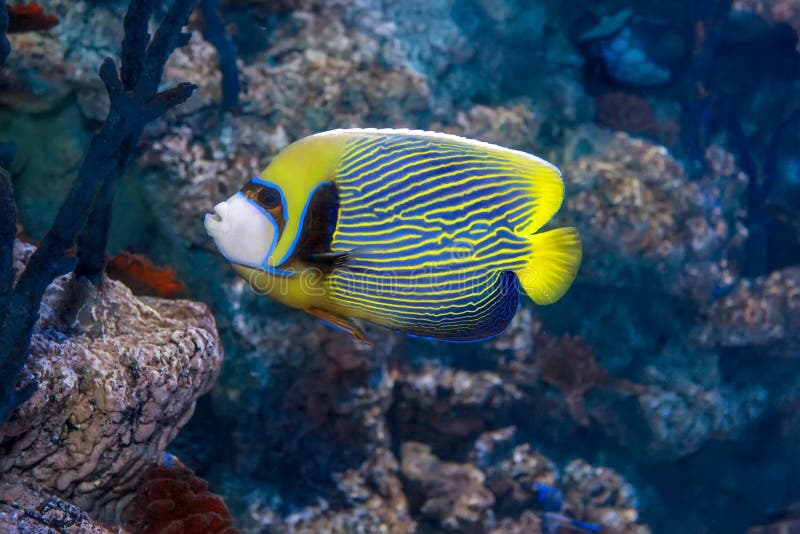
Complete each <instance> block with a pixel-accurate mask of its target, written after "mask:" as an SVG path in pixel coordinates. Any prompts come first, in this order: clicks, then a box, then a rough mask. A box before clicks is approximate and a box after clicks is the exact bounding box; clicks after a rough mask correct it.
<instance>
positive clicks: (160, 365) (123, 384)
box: [0, 244, 222, 520]
mask: <svg viewBox="0 0 800 534" xmlns="http://www.w3.org/2000/svg"><path fill="white" fill-rule="evenodd" d="M32 254H33V249H32V247H31V246H30V245H21V244H20V245H18V246H17V256H16V258H15V273H16V274H17V275H19V273H20V272H21V270H22V268H23V266H24V263H25V261H29V260H28V258H30V257H31V255H32ZM76 292H77V293H80V292H85V293H87V294H88V295H84V296H83V298H80V299H77V300H76V297H75V293H76ZM76 302H78V303H82V304H79V308H78V309H74V307H75V303H76ZM66 327H68V328H69V332H70V335H69V336H68V337H67V336H65V335H64V334H62V332H64V331H65V328H66ZM221 360H222V348H221V345H220V342H219V339H218V337H217V332H216V326H215V323H214V319H213V317H212V316H211V315H210V313H209V311H208V309H207V308H206V307H205V306H203V305H202V304H197V303H192V302H188V301H166V300H160V299H153V298H148V297H143V298H141V299H139V298H137V297H134V296H133V295H132V294H131V293H130V291H129V290H128V289H127V288H126V287H125V286H123V285H122V284H120V283H118V282H114V281H112V280H108V279H105V280H104V281H103V282H102V283H101V286H100V287H99V288H97V289H95V288H94V287H93V286H91V285H87V283H86V282H85V281H84V282H81V281H80V280H76V279H75V278H74V276H73V275H68V276H66V277H62V278H59V279H58V280H57V281H56V282H55V283H54V284H52V285H50V286H49V287H48V289H47V292H46V293H45V296H44V298H43V301H42V306H41V308H40V313H39V319H38V322H37V326H36V329H35V331H34V335H33V338H32V343H31V347H30V358H29V359H28V363H27V364H26V368H25V371H24V372H23V378H22V380H21V385H22V386H23V388H24V387H25V386H26V385H27V384H30V383H33V382H34V381H35V382H37V383H38V384H39V388H38V390H37V391H36V393H34V394H33V396H32V397H31V399H30V401H29V402H27V403H25V404H24V405H23V406H21V407H20V408H19V409H18V410H17V411H16V412H15V413H14V415H13V416H12V417H11V418H10V419H9V420H8V421H7V422H6V424H5V425H3V426H0V447H2V450H3V451H4V454H3V455H2V457H0V473H3V475H4V477H5V478H6V479H7V480H10V479H14V480H26V479H32V480H35V481H36V482H37V483H38V484H39V485H41V486H42V487H44V488H46V489H47V490H48V491H51V492H53V493H54V494H55V495H58V496H59V497H60V498H63V499H65V500H68V501H70V502H72V503H73V504H76V505H78V506H80V507H81V508H82V509H83V510H84V511H86V512H88V513H90V514H92V516H94V517H99V516H103V517H106V518H109V519H112V520H113V519H114V518H115V517H116V516H115V513H116V510H117V507H118V506H120V503H121V502H122V501H124V500H125V499H126V498H129V494H130V492H131V491H132V489H133V488H135V487H136V486H137V483H138V480H139V478H140V476H141V474H142V473H141V471H142V469H143V468H144V467H145V466H147V465H148V464H150V463H152V462H153V461H155V460H156V459H157V458H159V457H160V455H162V454H163V452H164V449H165V448H166V446H167V445H168V444H169V443H170V442H171V441H172V440H173V439H174V438H175V435H176V434H177V432H178V430H179V429H180V428H181V427H182V426H183V425H184V424H185V423H186V421H187V420H188V419H189V417H191V415H192V412H193V410H194V403H195V399H196V398H197V397H198V396H199V395H201V394H203V393H205V392H207V391H208V390H209V389H210V388H211V386H212V385H213V383H214V381H215V379H216V377H217V374H218V372H219V368H220V364H221Z"/></svg>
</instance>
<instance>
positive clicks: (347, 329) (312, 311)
mask: <svg viewBox="0 0 800 534" xmlns="http://www.w3.org/2000/svg"><path fill="white" fill-rule="evenodd" d="M305 311H306V312H307V313H308V314H309V315H313V316H314V317H316V318H317V319H319V320H321V321H323V322H325V323H327V324H329V325H331V326H332V327H334V328H336V329H338V330H341V331H342V332H344V333H346V334H349V335H350V336H351V337H352V338H353V339H355V340H356V341H359V342H361V343H364V344H366V345H370V346H371V345H372V344H373V343H372V341H371V340H370V339H369V338H367V336H366V335H365V334H364V331H363V330H361V329H360V328H359V327H358V326H356V325H355V323H353V322H352V321H351V320H350V319H347V318H346V317H342V316H341V315H337V314H335V313H333V312H329V311H327V310H323V309H320V308H314V307H311V308H306V310H305Z"/></svg>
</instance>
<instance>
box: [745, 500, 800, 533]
mask: <svg viewBox="0 0 800 534" xmlns="http://www.w3.org/2000/svg"><path fill="white" fill-rule="evenodd" d="M776 519H777V520H776V521H773V522H771V523H769V524H767V525H757V526H753V527H750V528H749V529H747V534H796V533H797V532H800V503H796V502H795V503H792V504H791V505H790V506H789V507H788V508H787V510H785V511H784V512H782V513H781V514H780V518H776Z"/></svg>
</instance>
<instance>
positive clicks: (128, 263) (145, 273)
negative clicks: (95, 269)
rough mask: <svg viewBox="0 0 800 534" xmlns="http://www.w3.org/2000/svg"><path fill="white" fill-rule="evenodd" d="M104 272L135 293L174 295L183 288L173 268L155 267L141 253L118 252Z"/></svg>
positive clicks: (160, 295)
mask: <svg viewBox="0 0 800 534" xmlns="http://www.w3.org/2000/svg"><path fill="white" fill-rule="evenodd" d="M106 274H108V276H109V278H113V279H114V280H119V281H121V282H122V283H123V284H125V285H126V286H128V287H129V288H130V289H131V291H133V293H134V294H135V295H152V296H155V297H162V298H169V297H174V296H175V295H177V294H178V293H180V292H181V291H183V289H184V284H183V282H181V281H180V280H178V278H177V275H176V274H175V271H174V270H173V269H170V268H169V267H156V266H155V265H153V262H152V260H150V259H149V258H147V257H145V256H142V255H141V254H131V253H130V252H120V253H119V254H116V255H114V256H112V257H111V258H110V259H109V260H108V264H107V266H106Z"/></svg>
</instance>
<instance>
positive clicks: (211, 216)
mask: <svg viewBox="0 0 800 534" xmlns="http://www.w3.org/2000/svg"><path fill="white" fill-rule="evenodd" d="M204 224H205V227H206V231H207V232H208V235H210V236H211V238H212V239H213V240H214V243H215V244H216V245H217V248H218V249H219V251H220V252H221V253H222V255H223V256H225V258H227V260H228V261H230V262H231V263H238V264H241V265H247V266H250V267H263V266H264V265H265V263H266V261H267V258H268V257H269V255H270V254H271V253H272V250H273V249H274V248H275V241H276V236H277V235H278V228H277V224H276V223H275V220H274V219H273V218H272V216H271V215H270V214H269V213H267V212H266V211H264V210H263V209H261V208H259V207H258V206H257V205H256V204H255V203H253V202H252V201H250V200H248V199H247V198H246V197H245V196H244V195H242V194H241V193H237V194H236V195H234V196H232V197H231V198H229V199H228V200H227V201H225V202H220V203H219V204H217V205H216V206H214V213H207V214H206V216H205V220H204Z"/></svg>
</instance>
